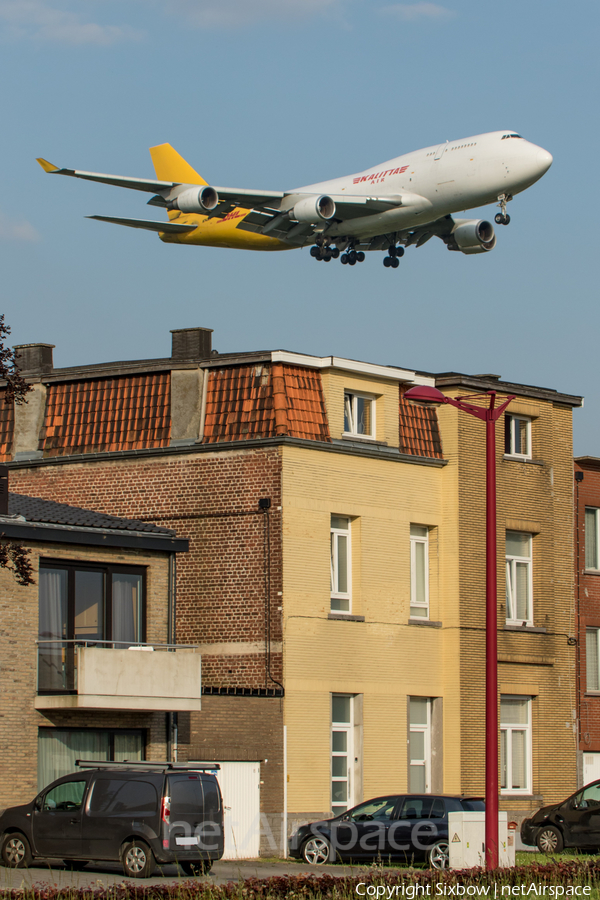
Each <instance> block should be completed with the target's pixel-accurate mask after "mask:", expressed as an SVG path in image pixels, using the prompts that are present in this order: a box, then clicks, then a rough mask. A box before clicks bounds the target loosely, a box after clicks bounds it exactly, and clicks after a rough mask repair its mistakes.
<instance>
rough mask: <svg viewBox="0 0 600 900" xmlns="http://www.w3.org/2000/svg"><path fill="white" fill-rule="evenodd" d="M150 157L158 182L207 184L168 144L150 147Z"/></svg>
mask: <svg viewBox="0 0 600 900" xmlns="http://www.w3.org/2000/svg"><path fill="white" fill-rule="evenodd" d="M150 156H151V157H152V162H153V163H154V171H155V172H156V177H157V178H158V179H159V181H179V182H180V183H182V184H208V182H207V181H205V180H204V178H202V176H201V175H198V173H197V172H196V171H194V169H192V167H191V166H190V164H189V163H187V162H186V161H185V159H184V158H183V156H180V155H179V153H178V152H177V150H174V149H173V147H171V145H170V144H159V145H158V146H157V147H150Z"/></svg>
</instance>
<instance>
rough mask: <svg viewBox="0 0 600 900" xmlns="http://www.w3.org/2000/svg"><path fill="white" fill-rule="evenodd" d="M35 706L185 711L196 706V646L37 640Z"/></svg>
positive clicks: (198, 665)
mask: <svg viewBox="0 0 600 900" xmlns="http://www.w3.org/2000/svg"><path fill="white" fill-rule="evenodd" d="M37 644H38V693H37V697H36V698H35V703H34V706H35V708H36V709H107V710H137V711H139V712H161V711H163V712H186V711H195V710H199V709H200V704H201V694H202V681H201V657H200V653H199V652H197V651H198V647H197V646H195V645H189V644H131V643H128V644H125V643H123V642H119V641H110V642H108V641H93V642H85V641H80V640H70V641H38V642H37Z"/></svg>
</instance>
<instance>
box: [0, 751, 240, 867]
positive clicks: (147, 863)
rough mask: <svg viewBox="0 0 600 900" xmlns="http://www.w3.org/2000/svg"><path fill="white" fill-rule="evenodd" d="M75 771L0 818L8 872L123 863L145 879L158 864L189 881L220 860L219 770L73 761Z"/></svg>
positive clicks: (4, 861)
mask: <svg viewBox="0 0 600 900" xmlns="http://www.w3.org/2000/svg"><path fill="white" fill-rule="evenodd" d="M77 766H78V767H79V768H80V769H81V771H80V772H78V773H76V774H74V775H66V776H64V777H63V778H59V779H57V780H56V781H53V782H52V784H50V785H48V787H46V788H44V790H43V791H41V793H39V794H38V796H37V797H36V798H35V800H32V801H31V803H28V804H26V805H25V806H13V807H12V808H10V809H7V810H5V812H4V813H3V814H2V815H1V816H0V834H1V835H2V845H1V846H2V851H1V852H2V861H3V863H4V865H5V866H10V867H23V866H28V865H31V863H32V860H33V859H35V858H36V857H44V858H48V857H50V858H56V857H59V858H61V859H63V860H64V861H65V863H66V864H67V865H68V866H71V867H72V868H77V869H79V868H83V867H84V866H85V864H86V863H87V862H90V861H91V860H120V861H121V863H122V865H123V871H124V872H125V875H128V876H129V877H130V878H146V877H148V876H149V875H151V874H152V872H153V871H154V868H155V864H156V863H159V864H160V863H179V865H180V866H181V867H182V868H183V870H184V871H185V872H186V873H187V874H189V875H196V874H201V873H202V872H207V871H209V870H210V867H211V866H212V864H213V862H214V860H216V859H220V858H221V857H222V856H223V802H222V798H221V791H220V790H219V784H218V782H217V779H216V777H215V774H214V772H215V770H216V769H218V768H219V766H218V765H216V764H215V765H213V766H210V768H208V767H206V768H204V767H194V766H186V765H185V764H181V765H179V764H177V763H152V762H146V763H130V762H124V763H105V762H92V761H88V760H77Z"/></svg>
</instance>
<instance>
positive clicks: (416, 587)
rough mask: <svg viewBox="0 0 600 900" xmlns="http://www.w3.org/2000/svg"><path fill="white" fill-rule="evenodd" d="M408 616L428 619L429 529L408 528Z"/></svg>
mask: <svg viewBox="0 0 600 900" xmlns="http://www.w3.org/2000/svg"><path fill="white" fill-rule="evenodd" d="M410 614H411V616H418V617H419V618H425V619H428V618H429V529H428V528H426V527H425V526H424V525H411V526H410Z"/></svg>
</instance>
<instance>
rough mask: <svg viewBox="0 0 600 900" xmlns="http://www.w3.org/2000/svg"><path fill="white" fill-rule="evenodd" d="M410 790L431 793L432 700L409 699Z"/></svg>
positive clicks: (413, 792) (424, 698)
mask: <svg viewBox="0 0 600 900" xmlns="http://www.w3.org/2000/svg"><path fill="white" fill-rule="evenodd" d="M408 700H409V723H410V727H409V735H408V758H409V769H408V790H409V792H410V793H411V794H429V793H430V792H431V699H430V698H429V697H409V698H408Z"/></svg>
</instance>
